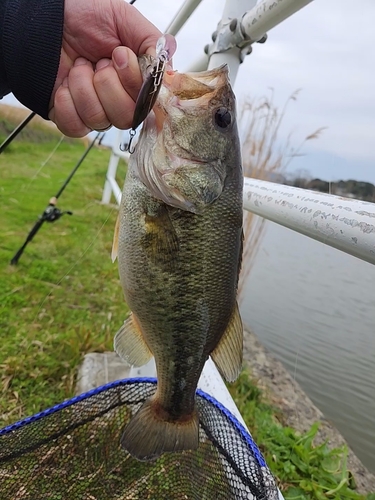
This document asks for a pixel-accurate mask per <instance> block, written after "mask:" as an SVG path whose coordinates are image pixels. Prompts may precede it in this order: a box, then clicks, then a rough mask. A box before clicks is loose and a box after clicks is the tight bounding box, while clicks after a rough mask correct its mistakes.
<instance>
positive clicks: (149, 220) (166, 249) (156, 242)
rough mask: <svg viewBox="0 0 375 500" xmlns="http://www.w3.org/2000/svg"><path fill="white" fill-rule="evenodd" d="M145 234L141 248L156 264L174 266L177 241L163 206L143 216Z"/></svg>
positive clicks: (177, 248)
mask: <svg viewBox="0 0 375 500" xmlns="http://www.w3.org/2000/svg"><path fill="white" fill-rule="evenodd" d="M144 223H145V234H144V239H143V241H142V243H141V244H142V246H143V248H145V249H146V250H147V252H148V255H149V256H150V259H151V260H152V261H153V262H154V263H157V264H168V265H174V262H175V259H176V254H177V252H178V250H179V240H178V236H177V234H176V231H175V228H174V227H173V224H172V221H171V219H170V217H169V213H168V210H167V209H166V208H165V206H163V205H160V206H159V207H158V209H157V210H156V211H154V212H152V213H148V214H146V216H145V221H144Z"/></svg>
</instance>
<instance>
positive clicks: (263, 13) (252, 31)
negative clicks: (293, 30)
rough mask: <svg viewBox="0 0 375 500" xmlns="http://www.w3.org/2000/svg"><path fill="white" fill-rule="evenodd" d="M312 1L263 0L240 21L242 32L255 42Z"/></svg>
mask: <svg viewBox="0 0 375 500" xmlns="http://www.w3.org/2000/svg"><path fill="white" fill-rule="evenodd" d="M312 1H313V0H277V1H275V0H263V1H262V2H260V3H259V4H258V5H257V6H256V7H254V8H253V9H251V10H250V11H249V12H246V14H245V15H244V16H243V18H242V20H241V28H242V32H243V34H244V35H245V37H246V38H248V39H250V40H252V41H253V42H256V41H258V40H260V39H261V38H262V37H263V36H264V35H265V34H266V33H267V31H269V30H270V29H272V28H274V27H275V26H277V25H278V24H280V23H281V22H282V21H285V19H287V18H288V17H290V16H291V15H293V14H295V13H296V12H298V11H299V10H300V9H302V7H305V6H306V5H308V4H309V3H311V2H312Z"/></svg>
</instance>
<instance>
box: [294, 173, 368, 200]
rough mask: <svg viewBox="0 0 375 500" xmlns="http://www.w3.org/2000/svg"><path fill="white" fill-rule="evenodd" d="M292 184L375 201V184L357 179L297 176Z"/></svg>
mask: <svg viewBox="0 0 375 500" xmlns="http://www.w3.org/2000/svg"><path fill="white" fill-rule="evenodd" d="M292 185H293V186H296V187H301V188H305V189H311V190H313V191H321V192H322V193H331V194H335V195H337V196H345V197H347V198H356V199H358V200H364V201H373V202H375V186H374V184H371V182H361V181H355V180H354V179H349V180H347V181H338V182H327V181H323V180H322V179H311V180H310V179H301V178H296V179H294V182H293V184H292Z"/></svg>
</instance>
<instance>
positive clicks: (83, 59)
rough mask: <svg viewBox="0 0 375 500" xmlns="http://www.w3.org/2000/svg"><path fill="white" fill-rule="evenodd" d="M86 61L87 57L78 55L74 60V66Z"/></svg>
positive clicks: (81, 64)
mask: <svg viewBox="0 0 375 500" xmlns="http://www.w3.org/2000/svg"><path fill="white" fill-rule="evenodd" d="M87 63H88V60H87V59H85V58H84V57H78V58H77V59H76V60H75V61H74V66H83V65H84V64H87Z"/></svg>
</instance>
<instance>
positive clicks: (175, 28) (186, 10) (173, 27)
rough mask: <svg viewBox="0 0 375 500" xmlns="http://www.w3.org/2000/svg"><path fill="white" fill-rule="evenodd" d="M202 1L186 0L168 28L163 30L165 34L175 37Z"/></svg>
mask: <svg viewBox="0 0 375 500" xmlns="http://www.w3.org/2000/svg"><path fill="white" fill-rule="evenodd" d="M201 1H202V0H186V1H185V3H184V4H183V5H182V7H181V8H180V10H179V11H178V12H177V14H176V15H175V17H174V18H173V19H172V21H171V22H170V24H169V26H168V28H167V29H166V30H165V33H170V34H171V35H174V36H175V35H177V33H178V32H179V31H180V29H181V28H182V26H183V25H184V24H185V23H186V21H187V20H188V19H189V17H190V16H191V15H192V13H193V12H194V11H195V9H196V8H197V7H198V5H199V4H200V3H201Z"/></svg>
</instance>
